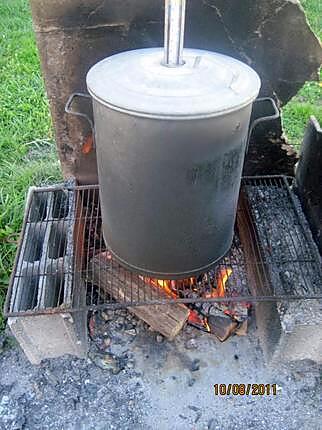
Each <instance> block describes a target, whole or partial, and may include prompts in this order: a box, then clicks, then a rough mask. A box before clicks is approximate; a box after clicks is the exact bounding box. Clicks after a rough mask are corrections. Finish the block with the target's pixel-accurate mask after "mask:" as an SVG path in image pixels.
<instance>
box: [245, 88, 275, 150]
mask: <svg viewBox="0 0 322 430" xmlns="http://www.w3.org/2000/svg"><path fill="white" fill-rule="evenodd" d="M279 117H280V112H279V110H278V107H277V106H276V103H275V100H274V99H272V98H271V97H262V98H259V99H256V100H255V101H254V103H253V111H252V116H251V120H250V121H251V124H250V127H249V131H248V138H247V146H246V152H247V150H248V145H249V141H250V138H251V135H252V133H253V131H254V129H255V127H257V125H258V124H260V123H261V122H265V121H272V120H274V119H277V118H279Z"/></svg>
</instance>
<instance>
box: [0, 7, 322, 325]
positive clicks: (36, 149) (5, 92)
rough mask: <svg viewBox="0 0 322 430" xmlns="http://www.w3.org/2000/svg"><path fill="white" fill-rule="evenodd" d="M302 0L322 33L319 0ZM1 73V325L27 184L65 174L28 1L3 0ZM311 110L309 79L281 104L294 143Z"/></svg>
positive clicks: (315, 104) (315, 94) (316, 91)
mask: <svg viewBox="0 0 322 430" xmlns="http://www.w3.org/2000/svg"><path fill="white" fill-rule="evenodd" d="M302 4H303V6H304V7H305V10H306V13H307V15H308V17H309V20H310V23H311V25H312V28H313V29H314V30H315V31H316V32H317V33H318V34H319V36H320V37H322V22H321V19H322V18H321V17H322V11H321V8H322V2H321V0H302ZM0 76H1V80H0V328H1V326H2V327H3V319H2V317H1V309H2V306H3V300H4V296H5V290H6V288H7V285H8V280H9V276H10V271H11V268H12V263H13V258H14V254H15V251H16V247H17V240H18V232H19V230H20V228H21V222H22V217H23V209H24V201H25V195H26V192H27V190H28V187H29V186H30V185H40V184H44V183H48V182H55V181H57V180H60V179H61V177H60V170H59V164H58V161H57V156H56V152H55V145H54V142H53V137H52V128H51V122H50V116H49V109H48V103H47V100H46V96H45V91H44V87H43V82H42V79H41V74H40V67H39V59H38V54H37V50H36V46H35V39H34V34H33V31H32V25H31V17H30V11H29V6H28V1H27V0H0ZM312 114H314V115H316V117H317V118H318V119H319V120H320V121H321V122H322V106H321V88H320V87H319V85H318V84H317V83H312V82H310V83H307V84H306V85H305V86H304V88H303V89H302V90H301V91H300V93H299V94H298V95H297V96H296V97H295V98H294V99H293V100H292V101H291V102H290V103H289V104H288V105H287V106H285V108H284V109H283V123H284V126H285V129H286V133H287V135H288V137H289V138H290V140H291V141H292V142H294V144H295V145H298V144H299V143H300V141H301V138H302V135H303V130H304V128H305V125H306V123H307V120H308V117H309V116H310V115H312Z"/></svg>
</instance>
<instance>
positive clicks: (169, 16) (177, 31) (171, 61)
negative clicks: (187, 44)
mask: <svg viewBox="0 0 322 430" xmlns="http://www.w3.org/2000/svg"><path fill="white" fill-rule="evenodd" d="M185 14H186V0H165V23H164V62H163V64H164V65H165V66H167V67H178V66H182V65H183V64H184V61H183V58H182V53H183V41H184V25H185Z"/></svg>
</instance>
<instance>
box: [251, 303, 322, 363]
mask: <svg viewBox="0 0 322 430" xmlns="http://www.w3.org/2000/svg"><path fill="white" fill-rule="evenodd" d="M255 312H256V322H257V329H258V335H259V340H260V343H261V346H262V349H263V352H264V357H265V360H266V362H268V363H271V364H273V365H274V364H278V363H280V362H288V361H295V360H304V359H309V360H313V361H315V362H317V363H322V303H321V301H319V300H306V301H304V300H303V301H293V302H289V303H286V302H278V303H274V302H263V303H258V304H256V305H255Z"/></svg>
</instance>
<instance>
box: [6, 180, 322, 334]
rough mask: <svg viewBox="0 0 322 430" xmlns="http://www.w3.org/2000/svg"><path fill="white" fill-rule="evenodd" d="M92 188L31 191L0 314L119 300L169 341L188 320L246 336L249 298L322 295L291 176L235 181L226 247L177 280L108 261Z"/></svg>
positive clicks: (66, 310) (114, 304)
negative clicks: (238, 185)
mask: <svg viewBox="0 0 322 430" xmlns="http://www.w3.org/2000/svg"><path fill="white" fill-rule="evenodd" d="M98 193H99V186H68V185H65V186H59V187H49V188H40V189H33V190H32V193H31V196H30V198H29V202H28V207H27V210H26V216H25V222H24V227H23V234H22V240H21V244H20V247H19V251H18V253H17V259H16V264H15V269H14V274H13V277H12V281H11V285H10V287H9V290H8V296H7V301H6V308H5V312H6V315H7V316H8V317H22V316H25V317H27V316H31V315H46V314H50V315H51V314H59V313H60V314H70V315H73V314H74V315H77V313H79V312H81V311H83V312H84V311H87V310H95V309H104V308H119V307H126V308H128V309H129V310H130V311H131V312H132V313H134V314H135V315H136V316H138V317H139V318H141V319H143V320H144V321H146V322H147V323H148V324H149V325H150V326H151V327H152V328H153V329H155V330H157V331H159V332H160V333H162V334H163V335H164V336H166V337H168V338H169V339H173V338H174V336H176V335H177V334H178V333H179V332H180V330H181V328H182V327H183V325H184V324H185V323H186V322H188V323H190V324H192V325H194V326H197V327H198V328H200V329H202V330H204V331H209V332H212V333H214V334H215V335H216V336H217V337H218V338H219V339H220V340H222V341H223V340H225V339H227V338H228V337H229V336H230V335H231V334H232V333H237V334H238V332H239V333H241V334H245V332H246V328H247V320H248V317H249V312H250V310H251V309H252V306H253V305H254V304H256V303H260V302H278V303H280V302H283V303H289V302H290V301H293V300H299V299H301V300H307V299H321V298H322V274H321V264H320V262H321V260H320V256H319V253H318V250H317V247H316V245H315V243H314V241H313V239H312V236H311V233H310V230H309V227H308V225H307V222H306V220H305V217H304V215H303V213H302V211H301V207H300V204H299V201H298V199H297V197H296V195H295V194H294V192H293V191H292V179H291V178H287V177H283V176H276V177H274V176H267V177H245V178H243V180H242V190H241V194H240V199H239V209H238V214H237V222H236V226H235V235H234V241H233V245H232V247H231V249H230V251H229V253H228V254H227V255H226V256H224V257H223V258H222V259H221V261H220V262H219V263H218V265H217V266H216V267H215V268H214V269H212V270H210V271H208V272H206V273H204V274H202V275H199V276H198V277H192V278H188V279H185V280H158V279H153V278H148V277H145V276H143V275H139V274H134V273H132V272H130V271H128V270H126V269H125V268H123V267H122V266H121V265H120V264H119V263H117V262H116V261H115V260H114V259H113V258H112V256H111V254H110V253H109V252H108V251H107V249H106V247H105V243H104V239H103V236H102V230H101V213H100V203H99V198H98ZM44 238H47V239H46V240H45V239H44ZM31 241H32V243H33V246H32V247H30V246H28V244H30V242H31ZM138 246H140V244H139V243H138ZM256 306H257V305H255V307H256ZM256 317H257V321H258V322H259V321H260V319H261V315H260V314H259V313H258V312H256ZM259 325H260V323H259Z"/></svg>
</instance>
